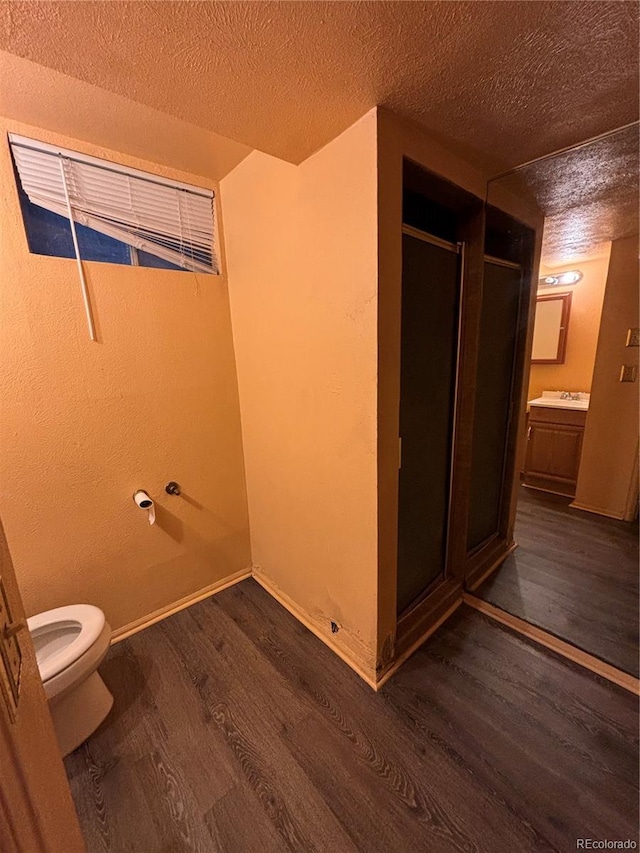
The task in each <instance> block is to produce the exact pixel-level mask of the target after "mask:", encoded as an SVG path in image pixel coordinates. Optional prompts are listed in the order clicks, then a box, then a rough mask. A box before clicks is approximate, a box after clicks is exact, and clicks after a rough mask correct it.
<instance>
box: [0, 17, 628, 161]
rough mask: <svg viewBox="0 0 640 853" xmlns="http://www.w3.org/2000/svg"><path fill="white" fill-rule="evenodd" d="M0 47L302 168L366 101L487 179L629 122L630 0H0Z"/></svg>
mask: <svg viewBox="0 0 640 853" xmlns="http://www.w3.org/2000/svg"><path fill="white" fill-rule="evenodd" d="M0 48H2V49H4V50H7V51H9V52H11V53H14V54H16V55H18V56H21V57H24V58H26V59H30V60H32V61H34V62H37V63H39V64H41V65H45V66H47V67H49V68H53V69H56V70H58V71H60V72H63V73H64V74H67V75H70V76H72V77H77V78H79V79H81V80H84V81H85V82H88V83H91V84H94V85H96V86H99V87H102V88H104V89H106V90H108V91H112V92H115V93H118V94H120V95H122V96H126V97H127V98H130V99H132V100H134V101H138V102H140V103H143V104H146V105H148V106H151V107H153V108H155V109H157V110H160V111H162V112H165V113H168V114H170V115H172V116H174V117H177V118H180V119H182V120H184V121H187V122H190V123H193V124H195V125H197V126H199V127H203V128H206V129H208V130H210V131H214V132H216V133H218V134H222V135H224V136H226V137H229V138H231V139H234V140H237V141H238V142H242V143H244V144H246V145H249V146H251V147H252V148H259V149H261V150H263V151H267V152H269V153H272V154H275V155H277V156H279V157H283V158H284V159H288V160H291V161H293V162H299V161H300V160H302V159H304V158H305V157H306V156H307V155H309V154H310V153H311V152H312V151H314V150H316V149H317V148H319V147H320V146H322V145H323V144H325V143H326V142H328V141H329V140H330V139H332V138H333V137H335V136H336V135H337V134H338V133H340V132H341V131H342V130H344V129H345V128H346V127H348V126H349V125H350V124H351V123H352V122H353V121H355V120H356V119H357V118H358V117H360V116H361V115H363V113H365V112H366V111H367V110H368V109H370V108H371V107H373V106H375V105H376V104H379V105H383V106H386V107H388V108H389V109H391V110H393V111H394V112H397V113H398V114H400V115H402V116H404V117H406V118H409V119H412V120H414V121H416V122H418V123H420V124H421V125H422V126H423V127H425V128H426V129H427V130H428V131H429V132H430V133H431V134H432V135H433V136H434V137H435V138H436V139H438V140H439V141H441V142H444V143H446V144H447V145H449V146H451V147H453V148H455V149H456V150H457V151H458V152H460V153H462V154H463V155H466V156H468V157H471V158H472V159H473V160H474V161H475V162H476V163H477V164H478V165H480V166H484V167H485V168H486V169H487V170H488V171H499V170H502V169H504V168H505V167H509V166H513V165H516V164H517V163H521V162H524V161H526V160H529V159H531V158H533V157H536V156H538V155H540V154H544V153H547V152H549V151H552V150H554V149H557V148H560V147H563V146H566V145H568V144H571V143H574V142H578V141H580V140H583V139H586V138H588V137H590V136H593V135H595V134H597V133H600V132H602V131H604V130H609V129H611V128H612V127H617V126H620V125H623V124H626V123H627V122H629V121H632V120H633V119H635V118H636V117H637V109H638V99H637V90H638V7H637V4H636V3H635V2H634V3H628V2H546V0H534V2H524V0H520V2H510V3H507V2H426V3H422V2H363V3H357V2H328V3H325V2H293V3H289V2H275V3H272V2H253V3H247V2H225V3H213V2H208V3H200V2H186V3H175V2H137V3H131V2H37V0H33V2H32V0H30V1H29V2H3V3H1V4H0Z"/></svg>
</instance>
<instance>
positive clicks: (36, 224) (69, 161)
mask: <svg viewBox="0 0 640 853" xmlns="http://www.w3.org/2000/svg"><path fill="white" fill-rule="evenodd" d="M9 141H10V144H11V151H12V154H13V158H14V163H15V167H16V172H17V184H18V194H19V197H20V205H21V208H22V217H23V220H24V226H25V231H26V234H27V241H28V243H29V250H30V251H31V252H33V253H34V254H38V255H55V256H56V257H62V258H74V257H76V250H75V246H74V233H73V231H74V230H75V239H76V240H77V248H78V255H79V257H80V258H81V259H82V260H87V261H104V262H107V263H112V264H125V265H127V266H144V267H157V268H161V269H172V270H188V271H192V272H203V273H214V274H217V273H218V272H219V269H218V260H217V257H216V253H215V246H214V225H215V223H214V210H213V192H212V191H211V190H206V189H201V188H199V187H194V186H191V185H189V184H182V183H178V182H175V181H170V180H167V179H165V178H160V177H157V176H155V175H152V174H150V173H147V172H141V171H138V170H136V169H127V168H125V167H124V166H119V165H117V164H114V163H111V162H108V161H106V160H99V159H97V158H95V157H87V156H85V155H83V154H78V153H77V152H74V151H67V150H65V149H63V148H58V147H57V146H53V145H47V144H45V143H43V142H37V141H36V140H33V139H27V138H26V137H22V136H17V135H15V134H9ZM70 216H72V217H73V223H74V226H75V228H74V229H72V227H71V222H70Z"/></svg>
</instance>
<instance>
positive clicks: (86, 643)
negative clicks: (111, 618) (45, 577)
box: [27, 604, 105, 684]
mask: <svg viewBox="0 0 640 853" xmlns="http://www.w3.org/2000/svg"><path fill="white" fill-rule="evenodd" d="M27 625H28V627H29V632H30V633H31V636H32V638H33V642H34V645H35V647H36V658H37V661H38V669H39V671H40V678H41V679H42V681H43V682H44V683H45V684H46V682H47V681H49V680H50V679H52V678H54V677H55V676H57V675H59V674H60V673H61V672H63V671H64V670H65V669H67V668H68V667H69V666H71V665H72V664H73V663H75V662H76V661H77V660H79V658H81V657H82V656H83V655H84V654H85V653H86V652H87V651H88V650H89V649H90V648H91V646H92V645H93V644H94V643H95V642H96V640H97V639H98V637H100V635H101V634H102V632H103V630H104V627H105V617H104V613H103V612H102V610H100V608H99V607H94V606H93V605H92V604H71V605H68V606H67V607H56V608H55V609H54V610H46V611H45V612H44V613H38V615H37V616H32V617H31V618H30V619H27Z"/></svg>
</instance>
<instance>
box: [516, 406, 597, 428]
mask: <svg viewBox="0 0 640 853" xmlns="http://www.w3.org/2000/svg"><path fill="white" fill-rule="evenodd" d="M586 420H587V413H586V412H578V411H575V410H573V409H551V408H549V409H545V408H543V407H542V406H531V408H530V409H529V423H538V424H566V425H567V426H578V427H583V426H584V425H585V422H586Z"/></svg>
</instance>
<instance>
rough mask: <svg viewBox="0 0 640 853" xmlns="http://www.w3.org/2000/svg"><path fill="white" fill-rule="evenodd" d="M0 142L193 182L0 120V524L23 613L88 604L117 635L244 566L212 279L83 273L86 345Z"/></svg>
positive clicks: (227, 335) (227, 374) (219, 286)
mask: <svg viewBox="0 0 640 853" xmlns="http://www.w3.org/2000/svg"><path fill="white" fill-rule="evenodd" d="M10 130H13V131H16V132H19V133H23V134H25V135H27V136H29V135H30V136H33V137H35V138H38V139H42V140H44V141H48V142H55V143H57V144H60V145H63V146H65V147H68V148H72V149H76V150H80V151H83V152H85V153H88V154H91V155H94V156H98V157H106V158H107V159H114V160H115V161H117V162H121V163H124V164H126V165H131V166H133V167H136V168H140V169H146V170H148V171H152V172H156V173H158V174H161V175H165V176H168V177H172V178H176V179H179V180H183V181H187V182H190V183H196V184H198V183H199V184H204V185H206V182H203V180H202V179H200V178H197V177H196V176H194V175H192V174H188V173H184V172H177V171H175V170H172V169H169V168H167V167H160V166H157V165H154V164H153V163H149V162H146V161H144V160H140V159H138V158H135V157H132V156H128V155H127V154H124V153H115V152H112V151H108V150H105V149H103V148H99V147H96V146H95V145H88V144H84V143H81V142H78V141H76V140H74V139H67V138H65V137H61V136H59V135H57V134H55V133H51V132H47V131H44V130H39V129H37V128H33V127H29V126H25V125H21V124H19V123H17V122H15V121H12V120H4V119H2V120H0V132H1V134H2V139H3V141H2V144H1V145H0V186H1V188H2V189H1V193H2V195H1V198H0V218H1V219H0V282H1V284H0V318H1V319H0V323H1V326H0V395H1V398H2V406H1V408H0V475H1V481H2V490H1V493H0V512H1V514H2V517H3V520H4V523H5V529H6V534H7V540H8V542H9V547H10V549H11V553H12V555H13V560H14V564H15V569H16V574H17V577H18V581H19V583H20V589H21V592H22V595H23V598H24V601H25V606H26V609H27V612H28V614H32V613H35V612H37V611H41V610H45V609H48V608H51V607H56V606H58V605H62V604H67V603H74V602H85V601H86V602H91V603H93V604H96V605H98V606H99V607H101V608H103V610H104V611H105V613H106V616H107V619H108V620H109V622H110V623H111V625H112V627H113V628H114V629H118V628H121V627H122V626H125V625H127V624H129V623H132V622H135V621H136V620H139V619H142V618H144V617H145V616H147V615H148V614H150V613H152V612H154V611H156V610H158V609H162V608H165V607H167V606H169V605H171V604H173V603H174V602H176V601H177V600H179V599H181V598H183V597H188V596H191V595H193V594H194V593H196V592H197V591H198V590H201V589H203V588H206V587H208V586H210V585H211V584H215V583H216V582H218V581H221V580H223V579H225V578H228V577H230V576H234V575H235V574H236V573H240V572H243V571H244V570H246V568H247V567H248V566H249V565H250V562H251V558H250V543H249V528H248V514H247V504H246V493H245V481H244V465H243V455H242V439H241V431H240V411H239V402H238V394H237V382H236V371H235V361H234V352H233V340H232V334H231V322H230V315H229V303H228V295H227V286H226V280H225V278H224V276H220V277H213V276H206V275H198V276H196V275H195V274H192V273H184V272H172V271H166V270H154V269H144V268H140V267H124V266H116V265H112V264H102V263H91V262H89V263H86V264H85V269H86V272H87V278H88V282H89V289H90V292H91V299H92V303H93V306H94V311H95V317H96V321H97V329H98V336H99V343H91V342H90V341H89V339H88V336H87V330H86V323H85V318H84V313H83V306H82V299H81V293H80V285H79V282H78V273H77V270H76V265H75V261H73V260H69V259H63V258H52V257H42V256H38V255H33V254H30V253H29V251H28V247H27V243H26V238H25V233H24V228H23V224H22V217H21V214H20V209H19V204H18V197H17V192H16V188H15V183H14V178H13V172H12V165H11V160H10V156H9V149H8V145H7V142H6V133H7V131H10ZM209 185H211V183H209ZM170 479H175V480H178V481H179V482H180V483H181V485H182V487H183V489H184V496H183V497H181V498H177V497H170V496H168V495H166V494H165V493H164V484H165V483H166V482H167V481H168V480H170ZM137 488H144V489H146V490H148V492H149V494H150V495H151V496H152V497H153V498H154V499H156V501H157V507H158V521H157V524H156V525H155V526H154V527H150V526H149V525H148V524H147V519H146V514H145V513H144V512H143V511H141V510H139V509H137V508H136V507H135V505H134V503H133V501H132V498H131V496H132V494H133V492H134V490H135V489H137Z"/></svg>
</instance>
